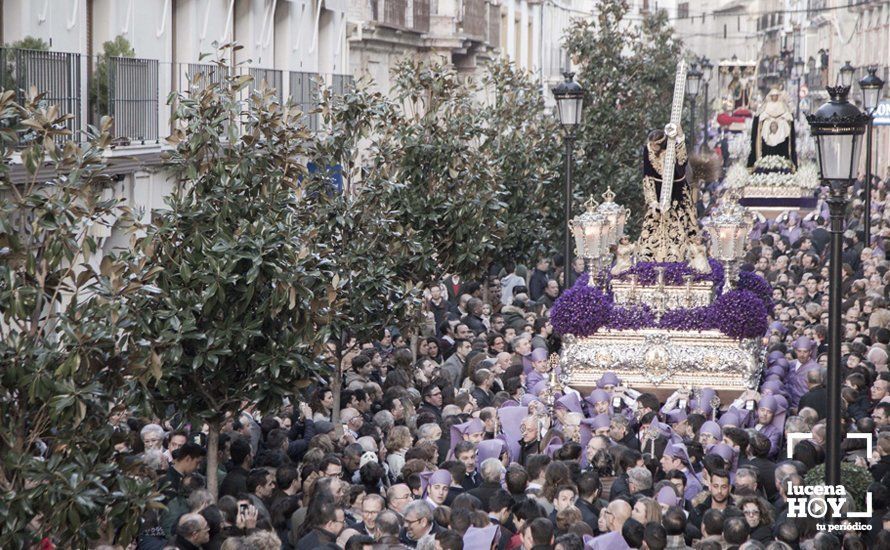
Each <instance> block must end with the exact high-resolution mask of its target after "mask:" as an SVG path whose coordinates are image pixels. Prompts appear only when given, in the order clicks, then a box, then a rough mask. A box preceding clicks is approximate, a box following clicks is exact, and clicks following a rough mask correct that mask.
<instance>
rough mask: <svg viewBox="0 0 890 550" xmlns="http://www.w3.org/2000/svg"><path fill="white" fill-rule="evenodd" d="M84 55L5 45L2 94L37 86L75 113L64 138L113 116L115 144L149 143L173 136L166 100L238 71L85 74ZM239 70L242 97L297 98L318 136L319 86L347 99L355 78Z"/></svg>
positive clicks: (120, 68)
mask: <svg viewBox="0 0 890 550" xmlns="http://www.w3.org/2000/svg"><path fill="white" fill-rule="evenodd" d="M402 1H403V3H404V2H405V1H407V0H402ZM82 57H83V56H81V55H80V54H74V53H63V52H47V51H36V50H22V49H13V48H0V89H9V90H14V91H15V93H16V101H17V102H19V103H24V102H25V100H26V94H27V93H28V90H30V89H31V88H35V89H37V90H38V91H40V92H41V93H43V94H44V95H43V100H42V101H43V102H44V103H45V104H47V105H57V106H58V108H59V114H60V115H71V118H70V119H68V120H66V121H65V123H64V124H65V127H66V128H67V129H68V130H69V131H70V132H71V136H70V137H67V136H66V137H64V139H62V140H60V141H68V140H77V141H81V140H83V139H85V135H86V134H85V132H84V130H86V123H87V122H89V123H93V124H97V123H98V122H99V119H100V118H101V117H102V116H105V115H108V116H111V117H112V118H113V119H114V125H113V126H112V134H113V137H114V141H113V145H115V146H117V147H121V146H131V145H147V144H159V143H160V141H161V139H162V138H163V137H165V136H166V135H167V130H168V128H167V124H168V119H167V117H168V116H169V114H170V112H169V110H170V109H169V108H168V107H167V105H166V98H167V96H168V94H169V93H170V92H171V91H172V92H179V93H182V94H184V95H187V96H188V95H193V94H195V93H196V92H198V91H200V90H203V89H205V88H206V87H207V86H208V85H210V84H212V83H220V82H222V81H223V79H224V77H225V72H226V71H227V70H232V69H231V68H225V67H221V66H219V65H217V64H215V63H172V64H171V63H162V62H159V61H158V60H155V59H140V58H129V57H107V58H106V57H104V56H98V57H97V58H95V59H94V64H93V66H94V71H93V72H92V74H86V71H85V66H84V61H85V60H84V59H82ZM237 71H238V73H239V74H249V75H250V76H251V77H253V80H252V81H251V82H250V84H249V85H248V87H247V88H246V89H245V91H244V94H243V96H242V97H243V98H244V99H246V97H247V95H248V94H249V93H251V92H253V91H254V90H258V89H260V88H261V87H262V86H263V83H265V86H267V87H268V88H271V89H273V90H275V91H276V92H275V95H276V99H277V100H279V101H283V100H292V101H293V102H294V103H295V104H297V105H298V106H299V107H300V108H301V109H302V110H303V111H304V113H306V114H305V119H304V120H305V124H306V126H307V127H308V128H309V129H310V130H312V131H317V130H319V129H320V126H321V124H320V120H319V117H318V115H317V114H315V113H311V111H313V110H315V109H316V108H317V107H318V103H319V97H320V96H319V87H320V86H326V87H328V88H330V89H331V91H332V92H333V93H334V94H335V95H342V94H345V93H347V92H348V91H350V90H351V89H352V87H353V86H354V81H353V78H352V76H350V75H339V74H318V73H314V72H297V71H282V70H279V69H272V68H265V67H249V66H248V67H239V68H238V69H237ZM82 75H85V76H86V77H87V78H86V79H84V78H83V76H82ZM162 98H163V99H162ZM22 142H23V144H24V143H25V142H27V139H25V140H22Z"/></svg>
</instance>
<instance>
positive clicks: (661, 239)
mask: <svg viewBox="0 0 890 550" xmlns="http://www.w3.org/2000/svg"><path fill="white" fill-rule="evenodd" d="M677 131H678V134H677V136H676V144H677V145H676V148H677V149H676V161H675V163H674V173H673V178H674V184H673V187H672V188H671V202H670V207H669V208H668V209H667V210H665V211H662V210H661V207H660V205H659V200H658V198H659V196H661V186H662V182H663V181H664V177H665V176H664V154H665V143H666V141H667V136H666V135H665V132H664V131H662V130H654V131H652V132H650V133H649V136H648V140H647V143H646V145H645V147H644V149H643V197H644V199H645V201H646V206H647V210H646V215H645V217H644V219H643V227H642V231H641V232H640V238H639V240H638V241H637V257H638V259H639V260H642V261H652V262H685V261H686V260H688V259H689V253H690V250H689V245H690V244H691V243H693V242H695V240H696V238H697V237H698V236H699V235H698V221H697V219H696V215H695V204H694V203H693V202H692V193H691V191H690V189H689V187H690V186H689V183H688V181H687V179H686V168H687V154H686V145H685V142H684V139H683V134H682V131H681V130H680V129H679V128H678V129H677Z"/></svg>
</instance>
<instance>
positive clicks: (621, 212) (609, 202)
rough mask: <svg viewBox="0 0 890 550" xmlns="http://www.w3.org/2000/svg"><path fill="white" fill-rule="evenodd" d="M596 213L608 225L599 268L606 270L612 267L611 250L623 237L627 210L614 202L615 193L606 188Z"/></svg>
mask: <svg viewBox="0 0 890 550" xmlns="http://www.w3.org/2000/svg"><path fill="white" fill-rule="evenodd" d="M596 211H597V212H598V213H599V214H601V215H602V216H603V217H605V218H606V222H607V223H608V228H607V232H606V233H607V234H606V243H605V246H603V250H602V258H601V263H602V265H601V266H600V267H601V268H602V269H608V268H609V267H610V266H611V265H612V258H611V250H612V247H613V246H614V245H616V244H617V243H618V241H619V240H620V239H621V237H623V236H624V225H625V223H626V222H627V214H628V211H627V208H625V207H623V206H621V205H620V204H617V203H616V202H615V193H613V192H612V188H611V187H607V188H606V192H605V193H603V202H602V203H601V204H600V205H599V206H597V207H596Z"/></svg>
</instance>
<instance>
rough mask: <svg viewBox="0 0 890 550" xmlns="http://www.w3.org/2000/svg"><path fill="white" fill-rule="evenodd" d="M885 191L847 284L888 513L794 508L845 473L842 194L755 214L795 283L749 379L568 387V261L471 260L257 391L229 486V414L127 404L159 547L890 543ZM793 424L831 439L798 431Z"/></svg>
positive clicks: (848, 447) (232, 446)
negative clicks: (774, 215)
mask: <svg viewBox="0 0 890 550" xmlns="http://www.w3.org/2000/svg"><path fill="white" fill-rule="evenodd" d="M857 191H858V192H859V194H860V196H861V193H862V191H861V182H860V184H858V187H857ZM874 193H875V197H874V199H875V200H873V201H872V205H873V207H874V211H873V212H872V213H871V214H872V217H873V218H874V220H875V223H874V233H873V234H874V239H873V242H872V243H868V246H867V245H866V243H864V242H862V241H863V237H862V227H861V222H860V221H859V220H860V219H861V215H862V206H861V204H860V203H861V201H858V200H855V201H854V203H853V206H852V208H851V210H850V212H849V215H848V219H847V224H846V229H845V233H844V239H845V246H844V254H843V258H842V261H843V269H844V277H843V281H842V282H841V284H842V288H843V298H844V301H843V306H842V309H843V311H842V316H843V323H844V326H843V342H842V369H843V373H842V377H843V390H842V411H841V415H842V429H843V431H844V433H845V434H849V433H860V434H868V436H867V437H869V438H871V441H872V442H873V444H872V445H871V447H873V449H874V452H873V453H872V455H871V456H866V452H865V449H866V440H865V439H862V438H849V439H845V440H844V443H843V445H842V452H843V455H844V456H843V460H844V462H845V463H849V465H850V466H849V467H854V468H856V469H859V470H861V471H862V472H865V473H866V474H867V476H868V478H867V479H868V482H867V483H866V487H863V489H867V490H868V491H869V492H870V493H871V495H872V502H871V505H872V509H873V514H872V517H871V518H870V519H867V520H864V521H867V522H868V523H869V525H871V527H872V528H871V529H869V530H858V531H857V530H846V531H835V532H832V533H829V532H827V531H823V530H820V526H819V524H820V520H818V519H817V518H798V517H789V508H788V495H789V490H791V489H792V488H794V487H797V486H803V485H806V484H807V483H810V482H812V481H807V480H812V479H821V475H822V474H821V473H820V471H821V468H822V467H823V465H824V463H825V438H826V415H827V411H826V406H827V398H826V387H825V383H826V377H827V373H826V367H827V355H828V344H827V341H826V337H827V333H828V331H827V325H828V301H827V300H828V290H829V273H828V265H829V262H828V248H829V247H828V240H829V233H828V223H827V219H828V213H827V209H826V207H825V206H824V203H823V202H821V201H820V203H819V205H818V206H817V207H816V209H815V210H814V211H813V212H812V213H811V214H809V215H806V216H803V217H802V216H799V215H798V214H797V213H796V212H791V213H789V214H787V215H782V216H780V217H779V218H778V219H777V220H772V221H768V220H766V219H760V220H759V222H758V223H757V224H756V225H755V228H754V231H753V232H752V235H751V239H750V241H749V250H748V254H747V256H746V258H745V261H744V264H745V265H744V266H743V268H742V269H745V270H749V271H754V272H756V273H758V274H759V275H762V276H763V277H764V278H765V279H766V280H768V281H769V282H770V283H771V284H772V285H773V300H774V303H775V310H774V313H773V314H772V316H771V319H770V321H771V323H770V327H769V331H768V333H767V334H766V335H764V338H763V344H764V347H765V350H766V354H765V361H764V365H763V375H762V379H761V381H760V384H759V387H757V388H756V389H748V390H746V391H743V392H741V393H738V392H736V394H735V395H732V396H730V397H727V395H726V394H725V393H724V394H722V396H721V394H718V392H715V391H714V390H712V389H710V388H708V387H706V384H703V385H702V387H695V388H686V389H681V390H678V391H676V392H674V393H673V394H671V395H669V396H665V395H663V394H662V395H661V398H659V396H658V395H656V394H655V393H651V392H648V391H644V390H646V388H634V387H629V386H628V385H626V384H624V383H623V382H622V380H621V379H620V378H619V377H618V376H616V375H614V374H612V373H606V374H605V375H603V376H602V377H601V378H600V379H599V381H598V383H597V385H596V387H594V388H577V389H572V388H561V387H560V386H559V384H557V383H555V380H556V379H555V378H554V377H553V376H552V375H551V370H552V369H553V368H554V366H553V363H551V361H550V358H551V356H552V354H554V353H556V352H558V351H559V350H560V347H561V342H560V340H559V337H558V335H556V334H554V333H553V329H552V327H551V325H550V323H549V321H548V312H549V310H550V309H551V307H552V306H553V304H554V302H555V301H556V300H557V299H558V297H559V295H560V293H561V292H562V291H563V289H564V285H563V281H564V279H565V273H564V266H563V265H562V258H560V257H556V258H549V257H540V258H537V260H536V262H535V265H534V266H533V267H531V268H530V269H529V268H526V267H525V266H522V265H514V264H509V263H508V264H507V265H503V266H496V267H494V268H493V269H492V270H491V272H490V274H489V276H488V277H486V278H485V280H484V281H465V280H462V279H461V277H459V276H457V275H449V276H446V277H445V278H444V280H442V281H441V283H440V284H437V285H433V286H431V287H430V288H428V289H427V290H426V292H425V295H424V306H423V319H422V322H420V323H418V324H417V326H410V327H405V326H402V329H403V330H406V332H404V333H403V332H401V331H400V330H399V329H397V328H395V327H392V328H388V329H386V330H384V331H382V332H381V333H380V334H379V335H378V338H377V339H375V340H374V341H367V342H362V341H350V342H346V343H344V344H342V345H341V344H339V343H337V344H334V343H332V344H331V345H330V346H329V349H328V352H327V353H326V354H325V355H324V356H323V357H320V359H319V360H320V361H321V362H323V363H325V364H326V365H327V367H328V372H329V374H328V375H326V376H323V377H318V378H317V379H314V380H313V383H312V386H311V387H309V388H308V389H306V390H300V391H296V390H295V391H294V392H293V393H292V397H291V398H290V399H289V400H288V401H287V402H286V403H285V404H284V406H283V407H282V408H281V409H280V410H278V411H275V412H273V413H271V414H264V415H260V414H259V413H258V411H257V410H256V409H255V408H254V407H252V406H251V405H250V404H245V406H244V409H243V411H242V412H241V413H240V414H239V415H237V416H235V417H232V418H229V419H228V421H227V422H226V423H225V425H224V426H223V428H222V430H221V434H220V436H219V440H218V442H216V443H217V444H216V448H217V449H218V451H217V458H218V463H219V468H218V472H217V479H218V485H217V491H216V492H217V494H218V496H217V497H214V496H213V494H212V492H211V491H209V490H208V486H207V480H208V472H207V456H206V455H207V452H208V439H207V438H208V434H207V430H206V426H204V427H202V426H193V425H192V426H190V425H188V424H183V423H182V422H181V420H179V418H178V415H177V414H176V411H175V410H171V414H170V415H169V417H167V418H163V419H137V418H129V419H125V420H124V419H122V420H121V422H122V431H126V432H128V433H129V437H128V438H127V440H126V441H122V443H121V446H120V447H121V451H122V452H127V453H131V454H132V455H134V456H138V457H140V459H141V460H142V461H143V463H144V464H145V465H146V466H147V467H148V469H150V470H151V471H152V472H154V473H155V475H156V476H157V479H158V487H159V488H160V489H161V490H162V491H163V493H164V501H165V504H166V508H165V509H164V510H162V511H152V512H150V513H149V514H147V515H146V516H145V517H144V518H143V524H142V528H141V533H140V536H139V546H138V547H139V548H159V549H160V548H167V547H175V548H205V549H206V548H214V549H215V548H227V549H242V548H245V549H246V548H251V549H254V548H259V549H264V548H269V549H272V548H276V549H277V548H296V549H299V550H303V549H309V548H312V549H313V550H316V549H324V548H346V549H350V550H351V549H367V548H404V547H412V548H421V549H430V550H432V549H448V550H453V549H461V548H466V549H469V550H477V549H482V550H487V549H489V548H497V549H510V550H512V549H519V548H522V549H525V550H530V549H533V548H557V549H561V550H580V549H582V548H610V549H611V548H616V549H619V548H646V549H650V550H662V549H665V548H669V549H676V548H685V547H687V546H694V547H696V548H703V549H716V548H745V549H754V548H769V549H772V550H778V549H789V548H790V549H796V548H808V547H811V548H841V547H843V548H866V547H868V548H890V531H887V528H888V527H890V515H887V510H888V504H890V495H888V483H890V476H888V475H887V474H888V473H890V373H888V371H887V362H888V344H890V306H888V304H890V302H888V292H890V275H888V267H890V263H888V261H887V260H886V259H885V253H884V244H885V242H887V241H885V238H886V237H888V236H890V209H888V210H887V211H886V216H885V211H884V209H883V205H884V199H885V191H884V187H883V183H880V182H879V184H878V185H876V188H875V190H874ZM709 200H710V199H709V198H708V197H707V196H706V197H705V200H704V202H702V201H700V202H699V204H698V208H699V211H700V213H702V215H707V212H708V210H709V208H711V207H712V206H713V205H712V204H709V203H708V201H709ZM583 267H584V266H583V262H576V264H575V265H574V266H572V268H573V270H574V272H575V273H580V272H581V271H583ZM409 331H410V332H409ZM336 377H339V382H340V387H341V388H342V389H341V391H340V392H339V396H337V395H336V392H335V391H334V388H333V386H334V384H332V382H333V381H334V380H335V379H336ZM721 397H722V399H721ZM788 433H809V434H812V435H811V437H810V438H807V439H801V440H798V441H797V442H796V443H795V444H794V446H793V447H792V448H788V440H787V437H786V436H787V434H788ZM813 476H816V477H813ZM846 506H855V504H854V503H852V502H851V503H848V504H847V505H846ZM792 516H793V515H792ZM823 523H824V520H823Z"/></svg>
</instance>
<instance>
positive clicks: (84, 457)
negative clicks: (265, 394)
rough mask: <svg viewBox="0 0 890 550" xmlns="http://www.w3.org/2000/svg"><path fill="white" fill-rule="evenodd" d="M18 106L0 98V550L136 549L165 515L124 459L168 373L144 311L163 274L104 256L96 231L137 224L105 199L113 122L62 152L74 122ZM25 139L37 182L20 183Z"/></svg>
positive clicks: (50, 109) (53, 111) (38, 106)
mask: <svg viewBox="0 0 890 550" xmlns="http://www.w3.org/2000/svg"><path fill="white" fill-rule="evenodd" d="M14 97H15V93H14V92H13V91H12V90H9V91H5V92H3V93H2V95H0V156H2V159H3V162H2V163H0V195H2V196H3V201H2V203H0V314H2V318H0V416H2V418H3V422H2V423H0V456H2V462H0V489H2V491H0V493H2V494H0V547H3V548H23V547H29V546H30V544H31V543H32V542H34V540H35V539H40V538H42V537H50V538H51V539H52V540H54V541H55V542H57V543H59V544H64V545H65V546H66V547H70V548H87V547H88V546H89V545H90V544H91V543H95V542H97V541H99V540H101V539H104V540H105V541H106V542H112V541H113V540H114V539H115V538H116V540H117V542H120V543H123V544H126V543H128V542H129V541H130V540H132V539H133V538H134V536H135V535H136V534H137V530H138V526H139V517H140V515H141V514H142V512H143V511H144V510H145V509H146V508H147V507H150V506H155V505H157V503H156V496H157V495H156V494H155V493H154V490H153V484H152V482H151V481H150V479H149V478H147V477H146V476H143V475H140V472H138V471H135V470H134V468H136V467H137V466H136V465H134V463H133V462H131V461H126V460H124V457H125V456H126V455H125V454H119V453H117V452H116V450H115V443H120V442H123V441H125V440H126V437H125V436H126V432H127V431H128V430H127V429H126V425H123V424H121V423H120V422H119V421H118V419H117V418H118V415H119V414H120V413H122V412H124V411H126V410H128V409H130V408H131V407H133V406H136V405H138V404H139V401H140V398H143V397H144V396H145V394H146V392H145V391H144V390H143V387H144V386H143V385H144V383H145V382H147V381H148V379H149V378H150V377H151V373H154V375H155V376H157V375H159V369H158V368H159V365H158V364H157V363H152V362H151V360H150V353H149V348H148V347H147V346H145V345H144V342H140V341H137V337H136V336H135V335H136V334H137V333H138V330H136V328H137V327H138V326H140V325H141V324H143V323H144V321H145V312H144V311H142V310H140V309H139V308H138V307H134V305H135V304H139V303H141V302H142V301H143V300H144V296H145V295H146V294H147V293H148V292H150V291H151V287H150V285H148V283H149V282H150V279H151V277H152V276H153V274H154V273H156V272H153V271H151V270H149V269H145V266H144V264H142V265H140V264H135V265H131V264H129V263H128V262H126V261H124V260H123V259H121V258H120V257H117V256H115V255H110V254H105V253H104V252H102V247H101V243H100V241H99V239H98V238H97V237H96V236H95V234H96V233H97V232H95V231H94V230H93V229H94V228H97V227H100V226H109V225H110V224H111V223H113V221H114V220H118V221H119V222H125V221H126V219H127V218H128V217H129V216H128V212H127V211H126V210H124V209H122V207H121V205H120V204H119V203H118V201H117V200H116V199H114V198H107V197H106V196H105V195H104V194H103V191H104V190H105V189H107V188H108V187H110V186H111V185H112V183H113V181H112V179H111V177H110V176H108V175H107V174H106V173H105V172H104V168H105V164H104V160H103V156H102V150H103V148H104V147H105V146H106V145H107V144H108V143H109V141H110V136H109V134H108V129H109V127H110V125H111V121H110V120H109V119H105V120H103V121H102V126H101V128H100V129H96V128H92V129H91V130H92V131H91V136H90V137H91V141H90V142H89V143H86V144H84V145H77V144H75V143H74V142H67V143H66V144H65V146H64V147H59V146H57V145H56V143H57V142H56V140H57V139H61V138H66V137H69V136H70V131H69V130H66V129H65V123H66V121H67V120H68V119H69V118H70V117H71V115H60V114H59V109H58V108H57V107H56V106H45V102H44V101H42V97H41V96H34V97H29V98H27V102H26V103H24V104H23V105H19V104H17V103H16V102H14V101H13V98H14ZM25 133H27V134H28V136H29V139H28V142H27V145H26V146H25V148H24V150H22V153H21V154H22V164H23V165H24V168H25V170H26V173H27V175H28V180H27V181H25V182H14V181H13V180H12V175H11V173H10V165H11V157H12V154H13V151H15V150H16V149H17V148H19V147H21V146H22V145H23V143H22V142H20V141H19V140H20V139H21V138H22V136H23V135H24V134H25Z"/></svg>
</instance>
